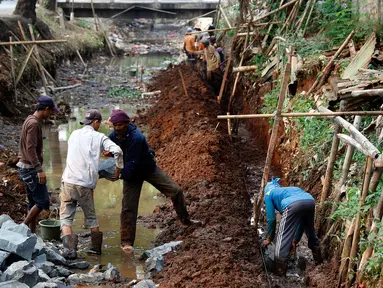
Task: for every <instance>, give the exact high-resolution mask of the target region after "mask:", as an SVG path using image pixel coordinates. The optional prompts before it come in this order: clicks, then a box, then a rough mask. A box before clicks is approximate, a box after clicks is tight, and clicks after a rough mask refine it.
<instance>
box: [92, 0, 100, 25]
mask: <svg viewBox="0 0 383 288" xmlns="http://www.w3.org/2000/svg"><path fill="white" fill-rule="evenodd" d="M90 5H91V6H92V13H93V18H94V25H95V26H96V31H98V24H97V15H96V11H95V10H94V5H93V0H90Z"/></svg>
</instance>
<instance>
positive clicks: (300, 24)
mask: <svg viewBox="0 0 383 288" xmlns="http://www.w3.org/2000/svg"><path fill="white" fill-rule="evenodd" d="M311 3H312V0H310V1H307V3H306V7H305V10H304V11H303V15H302V18H301V21H300V22H299V24H298V27H297V30H296V32H297V34H299V31H300V30H301V28H302V24H303V21H304V20H305V18H306V14H307V12H308V11H309V8H310V5H311Z"/></svg>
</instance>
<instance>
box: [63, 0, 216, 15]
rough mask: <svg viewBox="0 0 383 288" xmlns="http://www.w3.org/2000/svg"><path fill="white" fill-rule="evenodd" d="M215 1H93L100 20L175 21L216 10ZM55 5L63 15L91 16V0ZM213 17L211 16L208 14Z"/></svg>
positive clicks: (66, 0)
mask: <svg viewBox="0 0 383 288" xmlns="http://www.w3.org/2000/svg"><path fill="white" fill-rule="evenodd" d="M217 4H218V0H141V1H138V0H93V5H94V9H95V10H96V14H97V15H98V16H99V17H102V18H110V17H113V16H115V15H116V14H118V13H119V12H123V11H125V10H126V11H125V12H123V13H121V14H119V15H117V16H115V18H119V19H133V18H154V19H157V18H173V19H175V18H177V19H191V18H193V17H197V16H199V15H202V14H205V13H208V12H211V11H213V10H214V9H216V6H217ZM57 6H58V7H61V8H63V10H64V12H65V14H66V15H69V13H70V12H71V11H72V7H73V11H74V13H75V16H76V17H92V6H91V0H58V1H57ZM209 16H210V17H213V16H214V13H212V14H210V15H209Z"/></svg>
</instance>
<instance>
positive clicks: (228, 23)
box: [219, 6, 232, 28]
mask: <svg viewBox="0 0 383 288" xmlns="http://www.w3.org/2000/svg"><path fill="white" fill-rule="evenodd" d="M219 10H220V11H221V13H222V15H223V18H224V19H225V21H226V23H227V26H229V28H232V26H231V24H230V22H229V20H228V19H227V16H226V13H225V11H223V9H222V7H221V6H219Z"/></svg>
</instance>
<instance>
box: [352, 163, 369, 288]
mask: <svg viewBox="0 0 383 288" xmlns="http://www.w3.org/2000/svg"><path fill="white" fill-rule="evenodd" d="M372 160H373V159H372V158H371V157H367V160H366V166H365V170H364V179H363V189H362V194H361V195H360V199H359V209H358V213H357V214H356V220H355V229H354V238H353V239H352V246H351V251H350V261H349V263H348V274H350V273H351V271H352V270H353V266H354V263H355V262H354V261H355V257H356V254H357V252H358V247H359V239H360V222H361V215H360V212H361V210H362V207H363V205H364V202H365V200H366V197H367V195H368V187H369V185H370V180H371V172H372ZM346 279H347V281H346V288H349V287H350V285H351V283H350V281H348V280H349V279H348V278H346Z"/></svg>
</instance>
